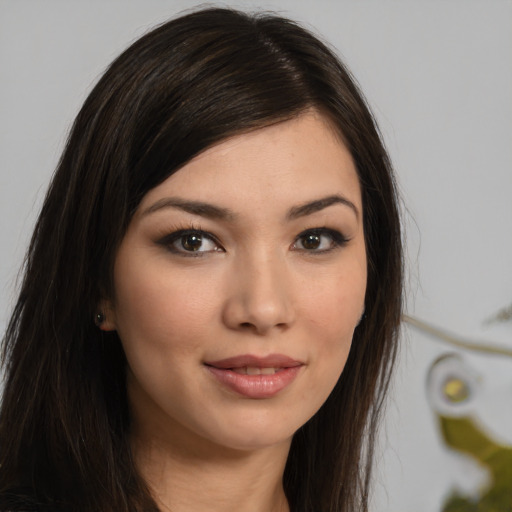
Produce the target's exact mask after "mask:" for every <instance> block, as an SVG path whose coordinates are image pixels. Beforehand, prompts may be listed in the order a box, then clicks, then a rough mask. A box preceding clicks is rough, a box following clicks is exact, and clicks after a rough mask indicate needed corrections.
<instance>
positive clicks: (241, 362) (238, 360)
mask: <svg viewBox="0 0 512 512" xmlns="http://www.w3.org/2000/svg"><path fill="white" fill-rule="evenodd" d="M204 364H205V366H206V368H207V369H208V371H209V372H210V373H211V375H213V377H215V379H216V380H217V381H219V382H220V383H221V384H222V385H223V386H226V387H227V388H228V389H230V390H232V391H234V392H235V393H237V394H239V395H242V396H245V397H247V398H253V399H263V398H271V397H273V396H275V395H277V394H278V393H280V392H281V391H282V390H284V389H285V388H286V387H288V386H289V385H290V384H291V383H292V382H293V381H294V380H295V378H296V377H297V375H298V374H299V372H300V371H301V369H302V367H303V366H304V363H303V362H301V361H297V360H296V359H293V358H291V357H288V356H285V355H283V354H270V355H268V356H264V357H259V356H255V355H251V354H244V355H239V356H235V357H229V358H226V359H221V360H218V361H207V362H205V363H204ZM246 367H249V368H260V369H265V368H266V369H269V368H274V369H275V373H273V374H259V375H251V374H245V373H240V371H243V369H244V368H246ZM236 370H238V372H237V371H236Z"/></svg>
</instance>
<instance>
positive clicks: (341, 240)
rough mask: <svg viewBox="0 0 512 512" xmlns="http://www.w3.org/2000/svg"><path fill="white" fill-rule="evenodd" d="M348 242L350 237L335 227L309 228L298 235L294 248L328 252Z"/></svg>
mask: <svg viewBox="0 0 512 512" xmlns="http://www.w3.org/2000/svg"><path fill="white" fill-rule="evenodd" d="M347 242H348V239H347V238H345V236H344V235H343V234H342V233H340V232H339V231H336V230H334V229H328V228H318V229H308V230H307V231H303V232H302V233H301V234H300V235H299V236H297V238H296V240H295V242H294V244H293V245H292V249H294V250H299V251H305V252H311V253H315V254H318V253H326V252H328V251H330V250H332V249H336V248H337V247H343V246H344V245H345V244H346V243H347Z"/></svg>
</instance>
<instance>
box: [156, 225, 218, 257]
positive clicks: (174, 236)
mask: <svg viewBox="0 0 512 512" xmlns="http://www.w3.org/2000/svg"><path fill="white" fill-rule="evenodd" d="M158 243H159V244H161V245H164V246H165V247H167V248H168V249H169V250H170V251H171V252H174V253H178V254H183V255H186V256H199V255H201V254H203V253H208V252H223V251H224V250H223V249H222V247H221V246H220V245H219V243H218V242H217V241H216V240H215V238H214V237H213V236H212V235H210V234H209V233H206V232H204V231H201V230H190V229H187V230H184V229H182V230H179V231H175V232H174V233H171V234H170V235H167V236H165V237H164V238H162V239H161V240H159V241H158Z"/></svg>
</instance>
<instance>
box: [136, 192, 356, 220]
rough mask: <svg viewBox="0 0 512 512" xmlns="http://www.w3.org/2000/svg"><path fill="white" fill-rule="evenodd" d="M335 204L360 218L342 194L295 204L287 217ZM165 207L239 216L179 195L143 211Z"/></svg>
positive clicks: (219, 217) (210, 215)
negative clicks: (346, 208)
mask: <svg viewBox="0 0 512 512" xmlns="http://www.w3.org/2000/svg"><path fill="white" fill-rule="evenodd" d="M334 204H342V205H345V206H348V207H349V208H350V209H351V210H352V211H353V212H354V213H355V215H356V217H358V218H359V210H358V209H357V207H356V205H355V204H354V203H353V202H352V201H349V200H348V199H346V198H345V197H342V196H340V195H332V196H327V197H323V198H321V199H316V200H315V201H310V202H308V203H304V204H301V205H299V206H294V207H293V208H290V210H289V211H288V213H287V215H286V218H287V219H288V220H294V219H298V218H300V217H305V216H307V215H311V214H313V213H316V212H319V211H321V210H323V209H325V208H328V207H329V206H332V205H334ZM165 208H177V209H179V210H183V211H185V212H187V213H191V214H192V215H198V216H200V217H207V218H210V219H217V220H235V219H236V218H237V214H236V213H234V212H233V211H232V210H230V209H229V208H224V207H221V206H215V205H213V204H210V203H205V202H203V201H189V200H185V199H180V198H178V197H164V198H163V199H160V200H159V201H157V202H156V203H154V204H152V205H151V206H150V207H149V208H147V209H146V210H144V211H143V212H142V216H146V215H149V214H151V213H154V212H157V211H159V210H163V209H165Z"/></svg>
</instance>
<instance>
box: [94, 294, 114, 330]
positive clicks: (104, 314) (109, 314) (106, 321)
mask: <svg viewBox="0 0 512 512" xmlns="http://www.w3.org/2000/svg"><path fill="white" fill-rule="evenodd" d="M94 323H95V324H96V327H98V329H100V330H101V331H115V330H116V329H117V326H116V322H115V313H114V309H113V308H112V304H111V303H110V301H108V300H101V301H100V303H99V305H98V309H97V311H96V314H95V315H94Z"/></svg>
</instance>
